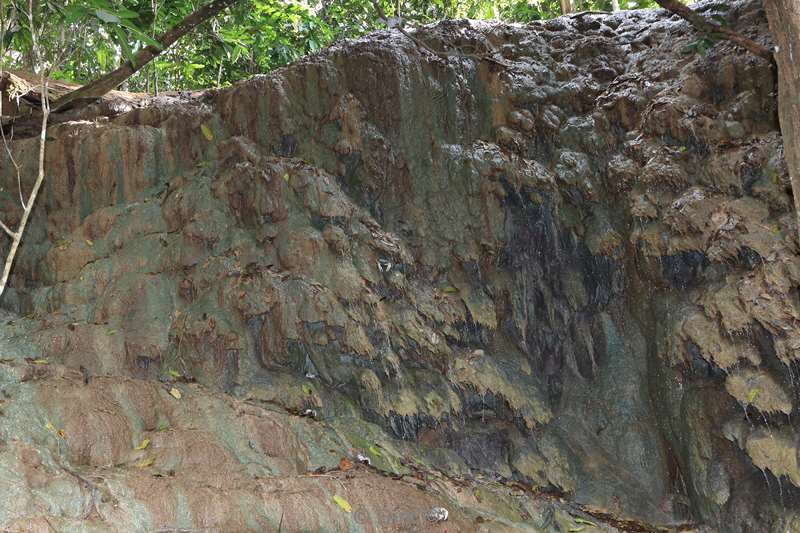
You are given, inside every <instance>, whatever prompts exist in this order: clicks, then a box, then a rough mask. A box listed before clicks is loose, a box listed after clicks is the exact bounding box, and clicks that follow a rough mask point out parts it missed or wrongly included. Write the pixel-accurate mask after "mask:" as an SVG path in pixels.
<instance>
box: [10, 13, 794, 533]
mask: <svg viewBox="0 0 800 533" xmlns="http://www.w3.org/2000/svg"><path fill="white" fill-rule="evenodd" d="M701 9H705V10H706V11H708V12H713V13H718V14H720V15H722V16H724V17H725V19H726V21H727V23H728V24H730V25H731V26H732V27H734V28H737V29H738V30H739V31H742V32H745V33H748V34H750V35H751V36H753V37H755V38H758V39H760V40H763V41H765V42H767V41H768V36H767V29H766V21H765V19H764V14H763V12H762V11H761V10H760V7H759V6H758V5H757V4H756V3H750V2H747V3H733V4H731V5H724V4H720V3H716V4H713V3H709V4H705V5H704V7H703V8H701ZM416 35H417V37H418V38H419V39H421V40H422V41H424V42H425V43H427V44H428V45H429V46H430V47H432V48H433V49H436V50H448V51H449V52H450V53H449V55H447V56H437V55H434V54H432V53H430V52H429V51H427V50H425V49H421V48H419V47H418V46H417V44H416V43H415V42H413V41H411V40H409V39H408V38H407V37H405V36H403V35H402V34H400V33H397V32H395V33H379V34H375V35H372V36H370V37H368V38H366V39H364V40H360V41H356V42H345V43H342V44H339V45H336V46H334V47H333V48H331V49H329V50H327V51H326V52H324V53H323V54H320V55H318V56H313V57H310V58H307V59H305V60H303V61H301V62H299V63H297V64H294V65H291V66H289V67H287V68H284V69H281V70H279V71H277V72H275V73H274V74H271V75H269V76H265V77H261V78H257V79H254V80H251V81H248V82H246V83H242V84H240V85H238V86H236V87H233V88H230V89H227V90H223V91H217V92H213V91H212V92H207V93H204V94H202V95H199V96H197V95H195V96H182V97H160V98H154V99H151V100H148V101H142V102H140V103H139V104H138V105H136V106H133V108H132V109H130V110H128V111H127V112H124V113H119V114H116V115H114V116H111V117H98V118H97V119H95V120H92V121H74V122H67V123H63V124H59V125H56V126H53V127H52V128H51V129H50V130H49V132H48V142H47V169H48V175H47V181H46V186H45V187H46V192H45V194H44V198H43V201H42V204H41V205H40V206H38V208H37V209H36V211H35V215H34V219H33V225H32V227H31V229H30V231H29V233H28V235H27V236H26V239H25V242H24V246H23V249H22V252H21V255H20V257H19V261H18V264H17V269H16V273H15V276H14V278H13V280H12V286H13V288H12V289H11V290H10V291H9V292H8V293H7V294H6V295H5V296H4V299H3V303H2V305H3V307H4V308H5V309H6V310H7V314H6V315H4V317H3V326H2V329H1V330H0V357H2V361H0V386H1V387H2V393H3V397H2V399H0V409H2V412H1V416H0V443H1V444H2V446H1V447H0V472H2V478H3V484H2V486H0V497H2V499H3V501H4V502H6V503H5V504H3V505H0V526H2V527H5V528H6V529H9V530H12V531H18V530H24V531H29V530H30V531H64V530H69V531H172V530H181V531H210V530H216V531H245V530H248V531H249V530H252V531H266V530H270V531H271V530H282V531H301V530H307V531H316V530H327V531H338V530H350V531H361V530H364V531H395V530H398V531H409V530H428V529H430V530H441V531H445V530H448V531H473V530H474V531H478V530H483V531H493V532H494V531H503V530H515V531H516V530H530V531H548V532H549V531H578V530H580V528H584V529H585V530H586V531H590V530H592V528H593V527H596V528H597V529H600V530H604V531H615V530H617V529H616V528H621V530H633V531H636V530H655V528H657V527H665V528H668V529H670V528H679V527H689V528H690V527H700V528H705V529H707V530H709V531H784V530H786V531H793V530H794V529H795V528H799V527H800V515H798V514H797V509H798V508H800V507H798V503H800V502H798V496H800V488H798V487H800V466H798V459H797V445H798V444H797V434H798V431H797V428H796V422H795V420H794V419H793V417H792V414H793V411H794V405H795V404H796V403H797V393H798V384H797V383H795V382H794V380H793V375H794V370H795V369H796V368H797V363H796V359H797V357H798V354H800V352H798V350H800V334H799V333H798V329H797V322H798V320H799V319H800V307H798V303H797V290H796V287H797V285H798V281H800V261H798V256H797V246H798V244H797V238H796V228H795V226H794V224H793V220H794V213H793V211H792V207H791V206H792V199H791V195H790V193H791V191H790V190H789V183H788V176H787V172H786V168H785V164H784V162H783V154H782V146H781V142H780V136H779V133H778V127H777V122H776V120H777V119H776V105H775V94H774V90H775V82H774V73H773V71H772V70H771V68H770V65H769V64H767V63H766V62H764V61H762V60H760V59H758V58H755V57H752V56H748V55H746V54H743V53H740V52H738V51H736V50H735V49H734V48H732V47H731V46H729V45H727V44H716V45H715V46H714V47H713V48H712V49H711V50H709V51H708V52H707V53H702V54H701V53H698V50H697V46H696V42H697V38H698V36H697V35H696V34H695V33H694V32H693V30H692V29H691V28H690V27H689V26H688V25H687V24H686V23H685V22H682V21H679V20H677V19H675V18H670V17H668V16H667V14H666V13H665V12H663V11H639V12H626V13H624V14H616V15H607V16H603V15H591V14H588V15H578V16H573V17H569V18H562V19H557V20H552V21H547V22H542V23H533V24H530V25H527V26H509V25H502V24H488V23H486V24H478V23H469V22H447V23H442V24H439V25H437V26H435V27H430V28H425V29H422V30H420V31H419V32H418V33H417V34H416ZM693 43H694V44H693ZM498 54H499V55H498ZM500 55H502V59H500ZM36 148H37V146H36V140H35V139H27V140H19V141H16V142H14V144H13V149H14V151H15V153H16V154H17V161H18V162H19V163H20V164H21V165H22V176H23V178H26V179H27V177H29V176H32V175H33V174H32V169H33V168H34V167H33V165H34V163H35V157H34V154H35V151H36ZM2 180H3V183H4V184H5V185H4V188H3V191H2V194H1V195H0V212H2V213H3V215H4V218H5V220H6V221H8V222H13V221H14V216H18V210H17V208H16V202H17V201H18V200H17V199H16V177H15V173H14V172H13V166H11V165H10V164H9V161H8V160H7V159H6V160H4V161H3V165H2ZM359 456H360V457H361V458H362V460H365V462H369V465H362V464H360V463H359V462H358V459H359ZM353 463H355V466H352V464H353ZM342 502H345V503H342ZM437 506H442V507H445V508H447V509H448V510H449V511H450V514H449V519H448V521H446V522H440V523H432V522H430V521H429V520H428V519H427V518H426V513H428V512H429V511H430V509H431V508H433V507H437ZM587 513H589V514H587ZM624 520H630V522H624ZM587 522H588V523H587ZM637 528H638V529H637Z"/></svg>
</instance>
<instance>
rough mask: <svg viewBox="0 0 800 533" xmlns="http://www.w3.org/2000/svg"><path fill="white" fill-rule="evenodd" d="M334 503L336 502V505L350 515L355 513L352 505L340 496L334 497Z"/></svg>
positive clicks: (335, 495)
mask: <svg viewBox="0 0 800 533" xmlns="http://www.w3.org/2000/svg"><path fill="white" fill-rule="evenodd" d="M333 501H335V502H336V504H337V505H338V506H339V507H341V508H342V510H343V511H344V512H345V513H350V512H352V511H353V507H352V506H351V505H350V503H349V502H348V501H347V500H345V499H344V498H342V497H341V496H339V495H338V494H334V495H333Z"/></svg>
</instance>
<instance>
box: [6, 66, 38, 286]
mask: <svg viewBox="0 0 800 533" xmlns="http://www.w3.org/2000/svg"><path fill="white" fill-rule="evenodd" d="M41 80H42V81H41V83H42V133H41V135H40V137H39V174H38V175H37V176H36V183H34V185H33V190H32V191H31V195H30V197H29V198H28V202H27V207H26V208H25V210H24V211H23V212H22V218H21V219H20V221H19V227H18V228H17V232H16V233H15V234H14V237H13V240H12V241H11V249H10V250H9V252H8V256H7V257H6V262H5V265H4V266H3V276H2V278H0V296H2V295H3V292H4V291H5V288H6V285H7V284H8V276H9V275H10V274H11V266H12V265H13V264H14V258H15V257H16V255H17V250H18V249H19V243H20V242H21V241H22V236H23V235H24V234H25V227H26V226H27V225H28V218H29V217H30V216H31V211H32V210H33V206H34V204H35V203H36V196H37V195H38V194H39V189H40V188H41V186H42V182H43V181H44V151H45V139H46V137H47V119H48V117H49V116H50V100H49V97H48V93H47V78H45V76H44V73H42V74H41ZM5 229H6V230H8V228H5Z"/></svg>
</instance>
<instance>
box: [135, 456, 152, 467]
mask: <svg viewBox="0 0 800 533" xmlns="http://www.w3.org/2000/svg"><path fill="white" fill-rule="evenodd" d="M155 462H156V458H155V456H154V455H151V456H150V457H148V458H146V459H142V460H141V461H139V462H138V463H136V468H147V467H148V466H153V463H155Z"/></svg>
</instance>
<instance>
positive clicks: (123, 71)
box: [53, 0, 238, 111]
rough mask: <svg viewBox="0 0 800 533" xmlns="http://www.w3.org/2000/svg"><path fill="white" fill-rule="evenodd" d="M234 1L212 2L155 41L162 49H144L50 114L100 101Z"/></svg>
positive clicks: (69, 96) (60, 101)
mask: <svg viewBox="0 0 800 533" xmlns="http://www.w3.org/2000/svg"><path fill="white" fill-rule="evenodd" d="M237 1H238V0H213V1H212V2H211V3H210V4H208V5H207V6H205V7H201V8H200V9H198V10H197V11H195V12H193V13H192V14H190V15H189V16H187V17H186V18H185V19H183V20H182V21H180V22H179V23H178V24H177V25H175V26H173V27H172V28H170V29H169V30H167V31H166V32H164V33H163V34H161V35H160V36H159V37H158V38H157V39H156V41H158V42H159V44H160V45H161V48H157V47H155V46H153V45H148V46H146V47H144V48H143V49H142V50H141V51H140V52H139V53H138V54H136V57H134V58H133V61H125V62H124V63H123V64H122V65H120V66H119V68H117V69H116V70H113V71H111V72H109V73H108V74H106V75H104V76H101V77H99V78H97V79H96V80H94V81H93V82H91V83H89V84H88V85H84V86H83V87H81V88H80V89H76V90H74V91H72V92H70V93H67V94H65V95H64V96H62V97H61V98H59V99H58V100H56V101H55V102H53V110H54V111H58V110H61V109H64V108H65V107H66V106H68V105H69V104H73V103H75V102H77V101H79V100H92V99H95V98H100V97H101V96H103V95H104V94H106V93H107V92H109V91H113V90H114V89H116V88H117V87H119V86H120V85H121V84H122V83H123V82H124V81H125V80H127V79H128V78H130V77H131V76H133V75H134V74H135V73H136V72H137V71H139V69H141V68H142V67H144V66H145V65H146V64H148V63H149V62H150V61H152V60H153V59H155V58H156V57H157V56H158V55H159V54H160V53H161V52H163V51H164V50H166V49H167V48H169V47H170V46H171V45H172V44H174V43H175V41H177V40H178V39H180V38H181V37H183V36H184V35H186V34H187V33H189V32H190V31H192V30H193V29H195V28H196V27H197V26H199V25H200V24H202V23H203V22H205V21H206V20H208V19H210V18H211V17H213V16H215V15H216V14H218V13H219V12H220V11H222V10H223V9H225V8H226V7H228V6H231V5H233V4H235V3H236V2H237ZM76 105H77V104H76Z"/></svg>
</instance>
